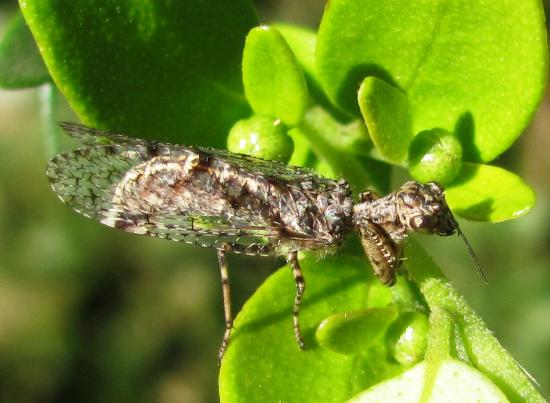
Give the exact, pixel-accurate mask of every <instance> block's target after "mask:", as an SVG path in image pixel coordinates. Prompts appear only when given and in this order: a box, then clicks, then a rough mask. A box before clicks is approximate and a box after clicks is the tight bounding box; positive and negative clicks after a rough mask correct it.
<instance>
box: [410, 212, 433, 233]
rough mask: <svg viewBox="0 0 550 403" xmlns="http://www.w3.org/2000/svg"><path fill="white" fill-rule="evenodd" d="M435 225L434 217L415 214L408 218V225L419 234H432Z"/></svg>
mask: <svg viewBox="0 0 550 403" xmlns="http://www.w3.org/2000/svg"><path fill="white" fill-rule="evenodd" d="M434 226H435V220H434V217H431V216H424V217H422V216H415V217H412V218H411V219H410V220H409V227H410V228H411V229H412V230H413V231H416V232H419V233H421V234H433V233H434V232H435V231H434Z"/></svg>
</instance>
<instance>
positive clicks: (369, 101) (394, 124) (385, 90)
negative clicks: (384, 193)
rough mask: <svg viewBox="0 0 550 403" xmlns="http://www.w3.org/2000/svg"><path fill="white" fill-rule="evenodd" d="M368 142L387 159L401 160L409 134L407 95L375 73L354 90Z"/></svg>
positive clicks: (401, 161)
mask: <svg viewBox="0 0 550 403" xmlns="http://www.w3.org/2000/svg"><path fill="white" fill-rule="evenodd" d="M358 102H359V106H360V108H361V113H362V114H363V118H364V119H365V123H366V124H367V128H368V129H369V134H370V137H371V139H372V142H373V143H374V145H375V146H376V148H377V149H378V150H379V151H380V154H382V156H383V157H384V158H386V159H388V160H389V161H392V162H395V163H403V162H404V161H405V160H406V159H407V150H408V148H409V143H410V142H411V139H412V137H413V132H412V131H411V118H410V112H409V103H408V100H407V95H405V94H404V93H403V92H402V91H401V90H399V89H398V88H396V87H394V86H392V85H390V84H388V83H386V82H385V81H383V80H380V79H378V78H376V77H367V78H365V80H364V81H363V82H362V83H361V87H360V88H359V94H358Z"/></svg>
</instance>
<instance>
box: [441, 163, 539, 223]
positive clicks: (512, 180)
mask: <svg viewBox="0 0 550 403" xmlns="http://www.w3.org/2000/svg"><path fill="white" fill-rule="evenodd" d="M445 198H446V199H447V202H448V203H449V206H450V207H451V209H452V210H453V211H454V212H456V213H457V214H458V215H460V216H462V217H464V218H467V219H469V220H474V221H490V222H500V221H506V220H511V219H514V218H518V217H520V216H522V215H524V214H526V213H528V212H529V211H530V210H531V209H532V208H533V206H534V205H535V193H534V192H533V189H531V187H530V186H529V185H527V184H526V183H525V182H524V181H523V180H522V179H521V178H520V177H519V176H517V175H515V174H513V173H511V172H509V171H507V170H505V169H502V168H498V167H494V166H490V165H481V164H473V163H464V164H463V165H462V170H461V171H460V174H459V175H458V177H457V179H456V180H455V181H454V182H453V183H452V184H451V186H449V187H448V188H447V189H446V191H445Z"/></svg>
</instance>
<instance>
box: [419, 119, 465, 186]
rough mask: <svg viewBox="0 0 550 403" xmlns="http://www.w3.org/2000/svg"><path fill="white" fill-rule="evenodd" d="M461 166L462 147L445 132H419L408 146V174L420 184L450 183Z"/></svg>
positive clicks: (432, 130)
mask: <svg viewBox="0 0 550 403" xmlns="http://www.w3.org/2000/svg"><path fill="white" fill-rule="evenodd" d="M461 166H462V146H461V145H460V143H459V141H458V139H457V138H456V137H455V136H454V135H453V134H452V133H449V132H448V131H446V130H443V129H437V128H436V129H431V130H426V131H423V132H420V133H418V134H417V135H416V137H415V138H414V139H413V141H412V142H411V145H410V146H409V172H410V174H411V176H412V177H413V178H414V179H416V180H417V181H420V182H424V183H426V182H438V183H440V184H442V185H444V186H447V184H449V183H451V182H452V181H453V179H455V178H456V176H457V175H458V173H459V172H460V168H461Z"/></svg>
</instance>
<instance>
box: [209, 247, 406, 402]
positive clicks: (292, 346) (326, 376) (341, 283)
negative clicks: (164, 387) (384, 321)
mask: <svg viewBox="0 0 550 403" xmlns="http://www.w3.org/2000/svg"><path fill="white" fill-rule="evenodd" d="M300 263H301V267H302V270H303V272H304V276H305V279H306V282H307V284H306V292H305V295H304V299H303V304H302V309H301V311H300V324H301V328H302V333H303V335H304V338H305V344H306V347H305V350H304V351H300V349H299V348H298V346H297V344H296V340H295V339H294V334H293V330H292V303H293V301H294V293H295V285H294V281H293V278H292V271H291V269H290V268H289V267H288V266H285V267H283V268H282V269H280V270H278V271H277V272H276V273H275V274H273V275H272V276H271V277H270V278H269V279H268V280H267V281H266V282H264V283H263V284H262V285H261V286H260V288H259V289H258V290H257V291H256V292H255V293H254V295H253V296H252V298H250V299H249V300H248V301H247V302H246V304H245V305H244V307H243V308H242V310H241V312H240V313H239V315H238V316H237V318H236V321H235V329H234V333H233V335H232V338H231V342H230V344H229V348H228V349H227V351H226V354H225V357H224V359H223V362H222V367H221V373H220V380H219V384H220V398H221V401H222V402H224V403H231V402H278V401H282V402H341V401H344V400H346V399H349V398H350V397H352V396H353V395H355V394H357V393H359V392H360V391H361V390H364V389H366V388H367V387H369V386H371V385H374V384H376V383H377V382H380V381H381V380H383V379H386V378H388V377H391V376H394V375H396V374H397V373H399V372H400V371H402V370H403V367H401V366H400V365H398V364H397V363H395V362H394V361H393V360H392V359H391V358H389V356H388V352H387V350H386V349H385V344H384V343H378V344H379V345H378V346H373V347H372V348H370V349H367V350H366V351H364V352H363V353H362V354H361V355H360V356H357V357H353V359H350V358H351V357H349V356H346V355H342V354H339V353H336V352H334V351H331V350H329V349H326V348H322V347H321V346H319V345H318V344H317V343H316V339H315V330H316V329H317V326H318V325H319V324H320V323H321V322H322V321H323V320H324V319H325V318H327V317H328V316H330V315H333V314H337V313H339V312H349V311H354V310H363V309H365V308H369V307H368V306H367V303H366V301H367V295H368V294H369V291H368V289H369V284H370V282H372V281H376V280H375V279H374V278H373V275H372V273H371V271H372V270H371V268H370V267H369V265H368V263H367V260H366V258H353V257H350V256H346V255H341V256H339V257H338V258H334V257H332V258H328V259H325V260H321V261H319V260H318V259H317V258H316V257H311V258H306V259H302V260H301V261H300ZM386 292H387V293H388V294H389V293H390V291H389V289H388V288H386Z"/></svg>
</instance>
